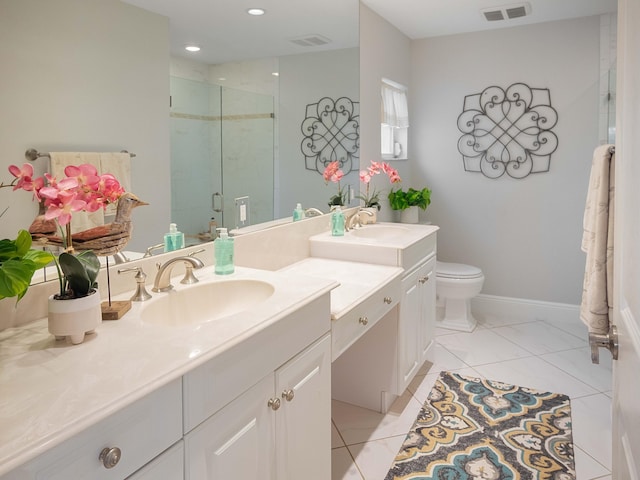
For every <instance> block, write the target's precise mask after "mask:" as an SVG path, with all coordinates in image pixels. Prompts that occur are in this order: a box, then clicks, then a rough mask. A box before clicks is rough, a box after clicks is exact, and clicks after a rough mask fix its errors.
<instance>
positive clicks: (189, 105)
mask: <svg viewBox="0 0 640 480" xmlns="http://www.w3.org/2000/svg"><path fill="white" fill-rule="evenodd" d="M170 92H171V109H170V124H171V219H172V220H171V221H172V222H174V223H177V225H178V229H179V230H181V231H182V232H184V234H185V236H186V239H187V243H188V244H193V243H199V242H201V241H207V240H210V237H209V236H208V234H209V225H210V221H211V220H212V219H213V221H214V222H215V223H216V224H217V225H218V226H219V227H222V226H224V227H227V228H229V229H233V228H237V227H239V226H246V225H249V224H255V223H260V222H265V221H268V220H272V219H273V204H274V198H273V196H274V122H275V118H274V117H275V115H274V98H273V96H271V95H265V94H258V93H252V92H246V91H242V90H238V89H234V88H228V87H224V86H220V85H215V84H210V83H206V82H200V81H195V80H190V79H186V78H180V77H176V76H171V77H170ZM243 197H248V201H246V200H242V201H241V203H244V204H245V205H246V206H245V207H244V208H246V212H245V213H244V217H245V221H244V222H242V221H241V216H240V209H239V208H237V206H236V203H237V202H236V199H239V198H243Z"/></svg>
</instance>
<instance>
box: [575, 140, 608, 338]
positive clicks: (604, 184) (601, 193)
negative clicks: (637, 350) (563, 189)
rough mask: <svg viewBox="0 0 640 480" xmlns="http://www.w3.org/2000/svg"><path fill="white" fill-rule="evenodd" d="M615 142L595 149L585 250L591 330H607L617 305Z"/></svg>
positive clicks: (584, 308) (583, 312)
mask: <svg viewBox="0 0 640 480" xmlns="http://www.w3.org/2000/svg"><path fill="white" fill-rule="evenodd" d="M612 147H613V146H612V145H602V146H600V147H598V148H596V149H595V151H594V152H593V162H592V165H591V176H590V178H589V190H588V191H587V201H586V206H585V211H584V220H583V228H584V231H583V235H582V251H584V252H586V254H587V258H586V264H585V271H584V283H583V289H582V302H581V304H580V319H581V320H582V321H583V322H584V323H585V324H586V325H587V327H588V329H589V332H593V333H601V334H606V333H608V332H609V319H610V316H611V311H612V307H613V213H614V211H613V209H614V197H615V185H614V180H615V154H613V153H612V151H613V149H612Z"/></svg>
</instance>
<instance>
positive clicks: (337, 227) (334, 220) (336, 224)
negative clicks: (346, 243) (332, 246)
mask: <svg viewBox="0 0 640 480" xmlns="http://www.w3.org/2000/svg"><path fill="white" fill-rule="evenodd" d="M331 235H333V236H334V237H342V236H343V235H344V213H343V212H342V209H341V208H340V205H337V206H336V209H335V210H334V211H333V213H332V214H331Z"/></svg>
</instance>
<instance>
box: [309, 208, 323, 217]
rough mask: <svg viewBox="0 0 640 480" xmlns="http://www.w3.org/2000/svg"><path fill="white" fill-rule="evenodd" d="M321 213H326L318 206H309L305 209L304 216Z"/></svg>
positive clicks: (313, 215)
mask: <svg viewBox="0 0 640 480" xmlns="http://www.w3.org/2000/svg"><path fill="white" fill-rule="evenodd" d="M319 215H324V213H323V212H322V210H318V209H317V208H313V207H311V208H307V209H306V210H305V211H304V216H305V217H317V216H319Z"/></svg>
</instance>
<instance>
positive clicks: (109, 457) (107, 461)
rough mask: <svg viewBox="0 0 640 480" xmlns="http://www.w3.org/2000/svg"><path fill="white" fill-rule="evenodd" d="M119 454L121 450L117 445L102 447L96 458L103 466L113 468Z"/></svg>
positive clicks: (118, 459)
mask: <svg viewBox="0 0 640 480" xmlns="http://www.w3.org/2000/svg"><path fill="white" fill-rule="evenodd" d="M121 456H122V452H121V451H120V449H119V448H118V447H111V448H109V447H106V448H103V449H102V451H101V452H100V456H99V457H98V459H99V460H100V461H101V462H102V465H104V468H113V467H115V466H116V465H117V464H118V462H119V461H120V457H121Z"/></svg>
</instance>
